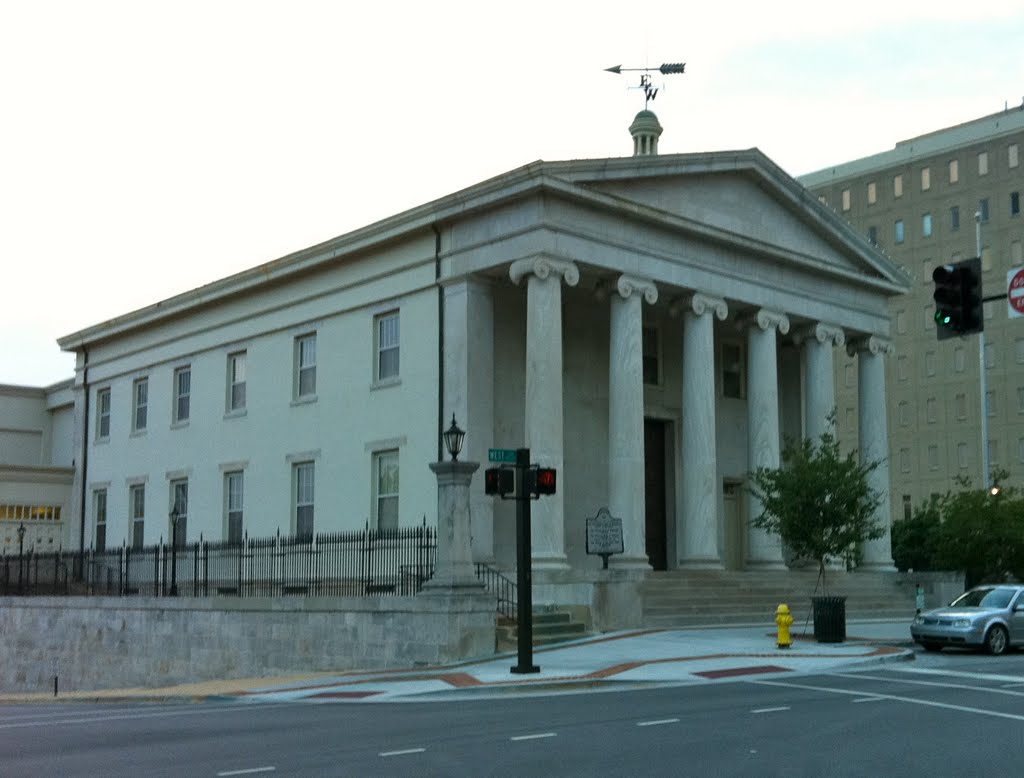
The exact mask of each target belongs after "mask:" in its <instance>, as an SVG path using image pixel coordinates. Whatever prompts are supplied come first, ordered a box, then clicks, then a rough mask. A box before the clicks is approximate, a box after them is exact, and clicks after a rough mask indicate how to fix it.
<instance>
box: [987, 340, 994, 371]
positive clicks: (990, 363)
mask: <svg viewBox="0 0 1024 778" xmlns="http://www.w3.org/2000/svg"><path fill="white" fill-rule="evenodd" d="M996 354H997V352H996V347H995V344H994V343H986V344H985V367H986V368H993V367H995V366H996V361H997V357H996Z"/></svg>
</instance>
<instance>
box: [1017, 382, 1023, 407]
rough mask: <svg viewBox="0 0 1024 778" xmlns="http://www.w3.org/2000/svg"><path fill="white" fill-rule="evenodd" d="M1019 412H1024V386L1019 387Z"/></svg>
mask: <svg viewBox="0 0 1024 778" xmlns="http://www.w3.org/2000/svg"><path fill="white" fill-rule="evenodd" d="M1017 413H1024V386H1018V387H1017Z"/></svg>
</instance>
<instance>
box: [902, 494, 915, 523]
mask: <svg viewBox="0 0 1024 778" xmlns="http://www.w3.org/2000/svg"><path fill="white" fill-rule="evenodd" d="M913 512H914V511H913V506H912V505H911V502H910V495H909V494H905V495H903V518H904V519H909V518H910V517H911V515H912V514H913Z"/></svg>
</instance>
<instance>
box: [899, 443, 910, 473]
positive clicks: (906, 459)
mask: <svg viewBox="0 0 1024 778" xmlns="http://www.w3.org/2000/svg"><path fill="white" fill-rule="evenodd" d="M900 472H901V473H909V472H910V449H909V448H901V449H900Z"/></svg>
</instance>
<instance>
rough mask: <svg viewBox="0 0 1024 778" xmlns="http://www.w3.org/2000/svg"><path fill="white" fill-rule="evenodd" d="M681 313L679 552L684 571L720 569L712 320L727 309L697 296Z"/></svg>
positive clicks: (722, 302) (715, 300)
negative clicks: (680, 509)
mask: <svg viewBox="0 0 1024 778" xmlns="http://www.w3.org/2000/svg"><path fill="white" fill-rule="evenodd" d="M683 311H684V319H683V429H682V442H681V450H680V452H679V457H680V461H681V462H682V469H683V478H682V491H683V494H682V497H683V501H682V502H683V516H682V522H680V523H679V524H680V525H681V529H680V530H677V541H678V542H677V548H679V549H680V550H681V556H680V563H681V564H682V565H684V566H686V567H702V568H721V567H722V560H721V556H720V555H719V550H718V491H719V489H718V452H717V444H716V439H715V332H714V320H713V317H715V316H717V317H718V318H719V319H720V320H724V319H725V317H726V316H727V315H728V312H729V309H728V307H727V306H726V304H725V300H722V299H721V298H718V297H711V296H710V295H706V294H701V293H697V294H694V295H693V296H691V297H690V298H688V299H687V300H686V301H685V303H684V308H683Z"/></svg>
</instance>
